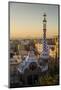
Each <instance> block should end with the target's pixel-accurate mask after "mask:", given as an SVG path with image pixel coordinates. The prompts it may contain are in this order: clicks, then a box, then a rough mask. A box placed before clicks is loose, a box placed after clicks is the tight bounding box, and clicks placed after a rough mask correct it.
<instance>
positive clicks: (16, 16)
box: [10, 2, 58, 39]
mask: <svg viewBox="0 0 61 90" xmlns="http://www.w3.org/2000/svg"><path fill="white" fill-rule="evenodd" d="M44 13H46V15H47V16H46V19H47V28H46V34H47V35H46V36H47V38H49V37H53V36H55V35H58V5H47V4H31V3H15V2H11V3H10V38H11V39H19V38H42V37H43V14H44Z"/></svg>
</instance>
